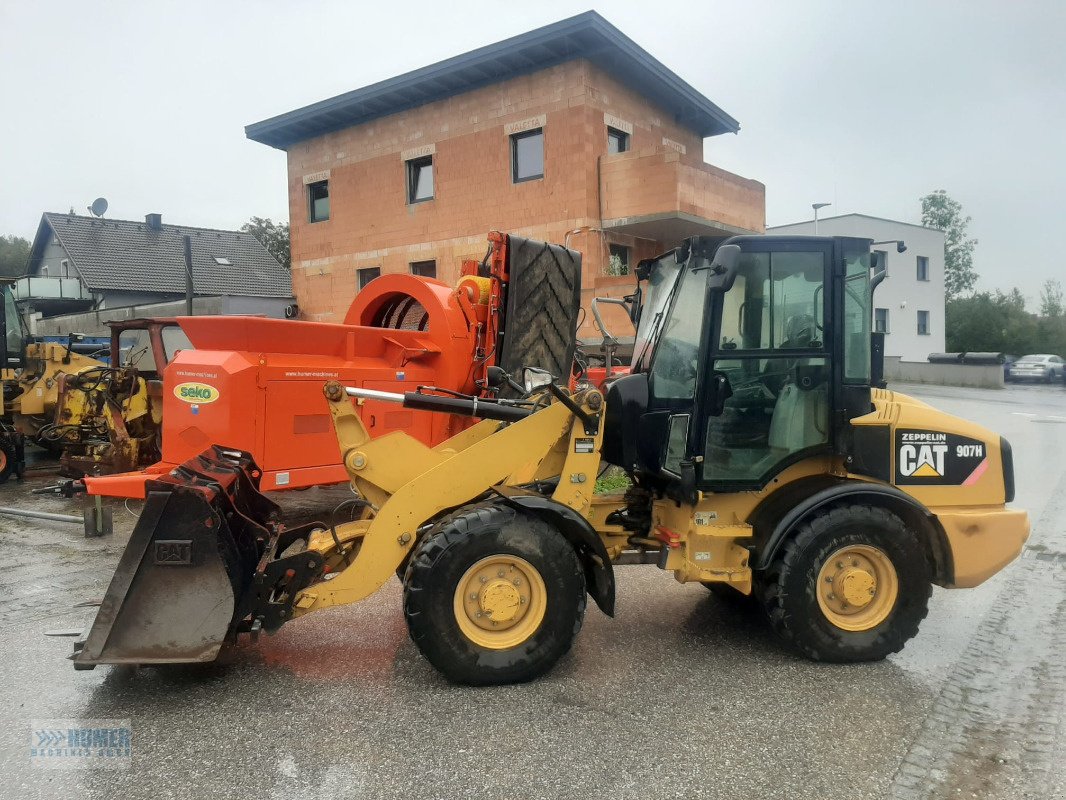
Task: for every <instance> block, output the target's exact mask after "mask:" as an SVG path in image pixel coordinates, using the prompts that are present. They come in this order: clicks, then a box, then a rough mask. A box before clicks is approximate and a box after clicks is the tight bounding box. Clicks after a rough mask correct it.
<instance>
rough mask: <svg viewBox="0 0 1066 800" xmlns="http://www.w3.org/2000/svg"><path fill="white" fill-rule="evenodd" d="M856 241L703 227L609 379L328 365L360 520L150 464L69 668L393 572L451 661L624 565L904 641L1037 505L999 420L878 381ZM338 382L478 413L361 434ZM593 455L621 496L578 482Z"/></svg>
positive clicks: (833, 627)
mask: <svg viewBox="0 0 1066 800" xmlns="http://www.w3.org/2000/svg"><path fill="white" fill-rule="evenodd" d="M870 244H871V243H870V241H869V240H864V239H852V238H838V237H834V238H827V237H822V238H819V237H776V236H750V237H749V236H741V237H733V238H730V239H728V240H722V239H711V238H703V237H698V238H694V239H690V240H688V241H686V242H685V243H684V244H683V245H682V246H681V247H679V248H677V249H676V250H675V251H672V252H670V253H668V254H666V255H665V256H663V257H661V258H659V259H656V260H652V261H648V262H644V263H642V264H641V265H640V267H639V269H638V277H639V278H640V282H639V284H638V287H639V288H638V292H637V295H636V296H635V302H634V307H633V308H634V310H633V316H634V318H635V319H636V321H637V336H636V348H635V355H634V359H633V364H632V373H631V374H629V375H626V376H623V377H620V378H618V379H617V380H615V381H614V382H613V383H612V384H611V385H610V386H609V388H608V389H607V392H606V397H605V396H604V395H603V394H602V393H601V392H600V391H598V390H597V389H595V388H589V387H578V388H576V389H574V390H570V389H568V388H565V387H563V386H559V385H557V384H556V383H554V382H553V381H552V376H548V375H545V374H543V373H538V372H537V371H535V370H524V371H523V372H524V373H525V374H524V375H522V376H518V375H515V376H509V375H502V374H499V371H498V370H497V371H496V373H495V374H494V381H495V382H496V383H498V384H500V385H501V386H502V385H507V386H510V387H511V392H510V394H512V395H519V396H517V397H513V398H505V397H500V399H497V400H495V401H494V400H491V399H486V398H476V399H475V398H471V397H461V396H455V395H454V394H443V393H440V392H435V391H433V390H432V389H430V388H427V387H423V388H420V389H419V390H418V391H414V392H407V393H405V394H391V393H388V392H379V391H375V390H374V389H372V388H364V387H345V386H342V385H340V384H338V383H336V382H331V383H329V384H327V385H326V386H325V392H324V393H325V399H324V400H323V403H326V404H328V407H329V409H330V412H331V414H332V419H333V424H334V427H335V431H336V434H337V439H338V442H339V443H340V447H341V452H342V453H343V457H344V464H345V467H346V469H347V471H348V474H349V476H350V478H351V484H352V488H353V491H354V492H355V493H356V495H357V498H354V499H353V500H350V501H346V504H344V505H352V506H356V507H357V508H358V509H359V514H360V515H361V516H360V518H358V519H356V520H354V521H349V522H344V523H341V524H337V523H336V522H335V521H334V520H332V519H331V520H330V521H328V522H324V523H313V524H310V525H305V526H301V527H298V528H292V529H286V528H285V527H284V526H282V525H281V524H280V523H279V522H278V509H277V507H276V506H274V504H273V503H271V502H270V501H268V500H267V499H266V498H264V497H263V495H261V494H260V493H259V492H258V491H257V488H256V481H257V479H258V477H259V470H258V469H257V467H256V466H255V465H254V464H253V463H252V462H251V459H250V458H249V457H248V455H247V454H245V453H241V452H238V451H233V450H227V449H225V448H223V447H218V446H216V447H214V448H212V449H211V450H209V451H207V452H205V453H204V454H203V455H201V456H200V457H199V458H197V459H194V460H192V461H190V462H188V463H186V464H185V465H184V466H182V467H180V468H179V469H177V470H175V471H174V472H172V473H171V474H169V475H167V476H163V477H161V478H159V479H158V480H156V481H153V482H151V483H150V484H149V486H148V499H147V503H146V506H145V509H144V512H143V514H142V516H141V518H140V521H139V523H138V525H137V527H136V529H135V531H134V532H133V535H132V537H131V540H130V543H129V546H128V547H127V550H126V552H125V553H124V555H123V556H122V559H121V562H120V564H119V567H118V570H117V572H116V574H115V577H114V579H113V581H112V583H111V586H110V588H109V589H108V591H107V594H106V596H105V598H104V600H103V602H102V606H101V608H100V610H99V613H98V615H97V618H96V621H95V623H94V624H93V626H92V628H91V629H90V631H89V632H88V635H87V636H86V637H85V638H83V639H80V640H79V641H78V642H77V643H76V644H75V654H74V656H73V660H74V664H75V666H76V667H78V668H92V667H93V666H95V665H96V664H114V663H135V664H152V663H166V662H203V661H211V660H213V659H215V658H216V657H217V656H218V653H219V651H220V648H222V647H223V645H225V644H227V643H230V642H233V641H235V640H236V639H237V638H238V637H239V636H240V635H242V634H245V633H248V634H252V636H253V637H254V636H256V635H258V634H259V632H261V631H266V632H272V631H274V630H276V629H277V628H279V627H280V626H281V625H283V624H285V623H287V622H288V621H290V620H292V619H294V618H297V617H301V616H304V615H306V614H312V613H317V612H321V611H324V610H327V609H329V608H330V607H332V606H338V605H346V604H349V603H355V602H357V601H359V600H362V599H363V598H365V597H367V596H369V595H371V594H372V593H374V592H375V591H377V590H378V589H379V588H380V587H381V586H382V585H383V584H384V583H385V581H387V580H389V579H390V578H391V577H392V576H393V575H394V574H397V573H399V574H400V575H402V581H403V588H404V591H403V605H404V614H405V616H406V619H407V624H408V627H409V630H410V634H411V637H412V639H413V640H414V642H415V643H416V644H417V646H418V648H419V649H420V651H421V652H422V653H423V654H424V655H425V657H426V658H427V659H428V660H429V661H430V662H431V663H432V664H433V665H434V666H435V667H436V668H437V669H439V670H440V671H441V672H442V673H443V674H444V675H445V676H447V677H448V678H449V679H450V680H453V681H456V682H460V683H469V684H496V683H508V682H515V681H524V680H529V679H532V678H535V677H537V676H538V675H541V674H543V673H544V672H546V671H547V670H549V669H550V668H551V667H552V666H553V665H554V664H555V663H556V661H557V660H558V659H559V658H560V657H561V656H562V655H563V654H564V653H566V652H567V651H568V650H569V648H570V646H571V643H572V641H573V639H574V637H575V635H576V634H577V632H578V630H579V629H580V627H581V623H582V618H583V615H584V612H585V605H586V597H588V596H591V597H592V599H593V601H594V602H595V603H596V604H597V605H598V606H599V607H600V609H601V610H602V611H603V612H604V613H606V614H608V615H613V613H614V603H615V578H614V570H615V567H616V566H619V565H623V564H645V565H648V566H647V567H646V568H658V569H661V570H663V571H665V572H669V573H672V574H673V576H674V577H675V579H676V580H678V581H682V582H698V583H702V584H705V585H707V586H709V587H723V588H728V589H729V590H731V591H735V592H739V593H740V594H744V595H749V594H754V596H755V597H756V598H757V599H758V600H759V602H761V603H762V605H763V606H764V607H765V610H766V612H767V614H768V616H769V619H770V621H771V623H772V625H773V627H774V629H775V630H776V631H777V632H778V633H779V634H780V636H781V637H782V638H783V639H784V640H785V642H787V643H788V644H789V645H791V646H792V647H794V648H795V649H796V650H798V651H799V652H801V653H803V654H805V655H806V656H808V657H810V658H813V659H818V660H824V661H836V662H854V661H867V660H875V659H881V658H884V657H885V656H886V655H888V654H890V653H893V652H896V651H898V650H899V649H900V648H902V647H903V646H904V644H905V643H906V642H907V641H908V640H909V639H910V638H911V637H913V636H914V635H915V634H916V633H917V632H918V626H919V623H920V622H921V620H922V619H923V618H924V617H925V615H926V611H927V605H928V602H929V598H930V594H931V587H932V586H933V585H934V584H937V585H940V586H945V587H971V586H976V585H977V584H979V583H981V582H982V581H984V580H985V579H986V578H988V577H989V576H991V575H993V574H994V573H996V572H997V571H998V570H1000V569H1002V568H1003V567H1004V566H1005V565H1006V564H1008V563H1009V562H1010V561H1011V560H1012V559H1014V558H1015V557H1016V556H1017V555H1018V554H1019V552H1020V550H1021V548H1022V545H1023V543H1024V541H1025V539H1026V537H1027V535H1028V530H1029V523H1028V518H1027V516H1026V514H1025V512H1023V511H1020V510H1015V509H1012V508H1009V507H1008V506H1007V504H1008V503H1009V502H1010V501H1011V500H1012V499H1013V494H1014V487H1013V467H1012V462H1011V451H1010V447H1009V446H1008V444H1007V442H1006V441H1004V440H1003V439H1002V438H1001V437H1000V436H998V435H997V434H994V433H992V432H991V431H988V430H986V429H984V428H982V427H980V426H978V425H975V424H972V423H970V422H967V421H965V420H962V419H959V418H956V417H953V416H950V415H948V414H944V413H941V412H939V411H937V410H935V409H933V408H931V407H930V406H928V405H926V404H924V403H921V402H918V401H916V400H913V399H911V398H909V397H906V396H904V395H901V394H898V393H894V392H890V391H886V390H884V389H882V388H879V386H878V384H879V383H880V378H879V376H878V374H877V372H878V361H879V359H878V358H876V357H874V358H872V357H871V352H872V351H873V352H876V351H877V349H878V348H877V347H875V346H872V345H871V342H873V343H875V344H876V342H877V337H876V335H874V336H871V333H870V330H869V324H870V318H871V295H872V291H873V287H874V285H875V284H876V282H877V280H878V278H879V276H871V267H870ZM537 384H540V385H539V386H537ZM517 387H521V388H522V390H523V391H521V392H518V391H516V388H517ZM353 399H354V401H355V402H356V403H359V402H363V401H375V402H382V401H385V402H388V401H393V402H399V403H402V404H403V405H404V406H406V407H407V408H410V409H423V410H429V411H437V412H445V413H456V414H468V415H471V416H474V417H478V418H480V419H481V420H482V421H481V422H479V423H478V424H476V425H474V426H473V427H471V428H468V429H467V430H465V431H463V432H462V433H460V434H458V435H457V436H455V437H453V438H451V439H449V440H447V441H445V442H443V443H441V444H439V445H437V446H436V447H428V446H426V445H424V444H422V443H420V442H419V441H417V440H416V439H414V438H412V437H410V436H408V435H406V434H404V433H401V432H396V433H391V434H388V435H385V436H382V437H380V438H377V439H371V438H370V437H369V436H368V434H367V431H366V429H365V428H364V426H363V424H362V422H361V421H360V418H359V415H358V414H357V413H356V409H355V407H354V405H353ZM604 464H613V465H616V466H618V467H621V468H623V469H624V470H626V472H627V473H628V475H629V476H630V478H631V481H632V485H631V487H630V488H629V489H628V490H627V491H626V492H625V493H624V494H615V495H601V494H596V493H595V490H594V487H595V482H596V477H597V475H598V474H599V472H600V470H601V467H602V466H603V465H604ZM340 510H341V509H340V508H339V507H338V509H336V510H335V513H334V516H337V514H338V513H339V512H340ZM346 510H350V509H346ZM345 516H346V517H347V516H348V514H347V513H346V514H345ZM351 635H352V636H359V635H360V634H359V630H358V628H357V627H354V628H353V630H352V631H351Z"/></svg>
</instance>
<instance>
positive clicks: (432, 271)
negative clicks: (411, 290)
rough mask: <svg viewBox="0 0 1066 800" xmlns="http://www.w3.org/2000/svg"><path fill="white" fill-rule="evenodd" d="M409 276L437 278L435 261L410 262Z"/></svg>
mask: <svg viewBox="0 0 1066 800" xmlns="http://www.w3.org/2000/svg"><path fill="white" fill-rule="evenodd" d="M411 274H412V275H421V276H422V277H423V278H436V277H437V262H436V261H412V262H411Z"/></svg>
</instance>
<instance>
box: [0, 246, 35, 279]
mask: <svg viewBox="0 0 1066 800" xmlns="http://www.w3.org/2000/svg"><path fill="white" fill-rule="evenodd" d="M29 260H30V243H29V241H28V240H26V239H23V238H22V237H21V236H0V277H3V278H18V277H20V276H22V275H25V274H26V263H27V262H28V261H29Z"/></svg>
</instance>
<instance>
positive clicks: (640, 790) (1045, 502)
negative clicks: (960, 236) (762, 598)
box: [0, 386, 1066, 800]
mask: <svg viewBox="0 0 1066 800" xmlns="http://www.w3.org/2000/svg"><path fill="white" fill-rule="evenodd" d="M894 388H897V389H901V390H904V389H905V390H906V391H909V392H910V393H912V394H915V395H916V396H918V397H920V398H922V399H924V400H927V401H928V402H930V403H932V404H933V405H935V406H938V407H940V408H942V409H944V410H946V411H949V412H951V413H955V414H959V415H961V416H964V417H967V418H970V419H973V420H974V421H977V422H980V423H982V424H985V425H987V426H988V427H990V428H992V429H993V430H996V431H998V432H1000V433H1002V434H1003V435H1005V436H1006V437H1007V438H1008V439H1009V440H1010V441H1011V443H1012V445H1013V449H1014V455H1015V464H1016V473H1017V485H1018V497H1017V503H1016V504H1017V505H1018V506H1020V507H1024V508H1026V509H1027V510H1028V511H1029V513H1030V515H1031V519H1032V522H1033V535H1032V537H1031V539H1030V542H1029V546H1028V548H1027V550H1026V553H1025V555H1024V556H1023V557H1022V558H1021V559H1020V560H1019V561H1017V562H1016V563H1015V564H1013V565H1011V566H1010V567H1008V568H1007V569H1006V570H1005V571H1004V572H1003V573H1001V574H1000V575H998V576H997V577H995V578H994V579H992V580H990V581H989V582H987V583H986V584H984V585H983V586H981V587H979V588H977V589H974V590H956V591H946V590H940V589H937V590H935V592H934V594H933V599H932V604H931V609H930V613H929V617H928V618H927V619H926V621H925V622H924V624H923V626H922V630H921V633H920V634H919V635H918V637H917V638H916V639H914V640H913V641H911V642H910V643H909V644H908V645H907V647H906V648H905V649H904V650H903V652H902V653H900V654H899V655H897V656H893V657H891V658H889V659H888V660H887V661H884V662H882V663H877V664H865V665H857V666H834V665H822V664H814V663H810V662H808V661H805V660H803V659H801V658H798V657H796V656H794V655H792V654H791V653H790V652H788V651H786V650H784V649H783V648H782V646H781V645H780V644H779V643H778V642H777V640H776V639H775V638H774V637H773V636H772V635H771V633H770V631H769V629H768V627H767V625H766V624H765V623H764V622H763V621H762V619H761V617H760V616H759V614H758V613H756V612H754V611H753V610H750V609H749V608H746V607H745V606H744V605H743V604H736V603H731V602H727V601H723V600H721V599H717V598H715V597H714V596H711V595H710V594H709V593H708V592H707V591H706V590H705V589H703V588H702V587H701V586H695V585H681V584H678V583H676V582H675V581H674V580H673V579H672V577H670V576H668V575H664V574H663V573H661V572H659V571H658V570H657V569H656V568H654V567H651V566H646V567H620V568H619V569H618V572H617V574H618V584H619V585H618V598H619V599H618V611H617V615H616V617H615V618H614V619H613V620H612V619H608V618H606V617H605V616H603V615H602V614H601V613H600V612H599V611H598V610H596V609H595V608H591V607H590V609H589V613H588V615H587V617H586V619H585V624H584V628H583V629H582V631H581V633H580V635H579V636H578V639H577V642H576V644H575V647H574V649H573V651H572V653H571V654H570V655H569V656H567V657H566V658H565V659H564V660H563V661H562V662H561V663H560V664H559V666H558V667H557V668H556V669H555V670H554V671H553V672H552V673H551V674H550V675H548V676H547V677H545V678H542V679H540V680H538V681H536V682H534V683H531V684H526V685H521V686H510V687H501V688H489V689H471V688H463V687H456V686H452V685H449V684H448V683H446V682H445V681H444V680H443V679H442V678H440V677H439V676H438V675H437V673H436V672H434V671H433V669H432V668H431V667H430V666H429V665H428V664H427V663H426V662H425V661H424V660H423V659H422V658H421V657H420V656H419V654H418V652H417V650H416V649H415V647H414V646H413V645H412V644H411V642H410V641H409V640H408V638H407V634H406V630H405V626H404V622H403V617H402V613H401V608H400V587H399V584H398V582H396V581H391V582H390V583H389V584H387V585H386V587H385V588H383V589H382V590H381V591H380V592H379V593H378V594H376V595H374V596H373V597H371V598H370V599H368V600H366V601H364V602H363V603H361V604H358V605H355V606H351V607H347V608H340V609H334V610H331V611H327V612H323V613H320V614H315V615H312V616H310V617H307V618H304V619H301V620H299V621H297V622H295V623H293V624H290V625H288V626H286V627H284V628H283V629H282V630H281V631H280V632H279V633H278V634H277V635H276V636H273V637H264V639H262V640H261V641H260V643H259V644H258V645H255V646H253V645H246V646H242V647H241V648H240V649H239V650H238V651H237V652H236V653H234V654H233V655H232V657H231V658H230V659H229V661H228V663H226V664H216V665H211V666H207V667H198V668H187V667H174V668H142V669H133V668H108V667H98V668H97V669H96V670H94V671H91V672H76V671H74V669H73V668H72V667H71V664H70V662H69V661H67V660H66V656H67V655H68V653H69V652H70V648H71V640H70V639H67V638H49V637H46V636H45V635H44V634H45V632H46V631H55V630H63V629H80V628H82V627H84V626H87V625H88V624H89V623H90V622H91V619H92V617H93V610H92V609H84V608H81V609H77V608H73V605H74V604H75V603H77V602H79V601H82V600H86V599H90V598H94V597H100V596H101V595H102V593H103V591H104V589H105V588H106V585H107V582H108V580H109V579H110V577H111V573H112V571H113V569H114V566H115V564H116V562H117V560H118V557H119V555H120V554H121V551H122V549H123V546H124V542H125V539H126V537H127V536H128V535H129V531H130V530H131V529H132V526H133V523H134V520H135V517H134V516H133V514H132V513H128V512H127V510H125V509H123V508H122V506H121V505H118V506H116V508H115V519H116V532H115V534H113V535H112V536H110V537H107V538H104V539H85V538H84V537H83V536H82V531H81V529H80V528H79V527H76V526H73V525H61V524H53V523H43V522H33V523H27V522H26V521H23V520H14V519H10V518H5V517H0V566H2V572H0V676H2V678H3V680H0V800H6V798H19V800H31V799H32V798H53V797H72V796H78V797H81V798H112V797H121V798H160V799H162V798H171V797H180V798H185V799H186V800H189V799H190V798H207V797H211V798H230V797H252V798H294V799H297V800H298V799H300V798H319V797H321V798H325V797H330V798H346V797H352V798H394V797H395V798H401V797H402V798H405V800H408V799H409V798H412V797H418V798H458V797H500V798H508V797H515V798H600V797H603V798H608V797H609V798H618V799H619V800H622V798H659V797H685V798H688V797H707V798H958V797H979V798H1050V797H1066V722H1064V703H1063V701H1064V699H1066V666H1064V661H1063V659H1064V657H1066V620H1064V617H1063V611H1064V609H1066V582H1064V580H1063V579H1064V578H1066V457H1064V453H1066V389H1063V388H1062V387H1058V386H1052V387H1028V386H1022V387H1019V386H1010V387H1008V388H1007V389H1005V390H1002V391H982V390H970V389H955V388H945V387H902V386H900V387H894ZM47 482H48V478H47V476H35V477H33V478H30V479H28V480H27V481H25V482H24V483H23V484H21V485H19V484H15V483H11V484H8V485H6V486H3V487H0V505H11V506H22V507H32V508H38V509H42V510H52V511H59V512H70V511H71V510H72V508H71V501H65V500H59V499H54V498H42V497H36V496H30V495H29V493H28V490H29V489H30V488H31V487H33V486H40V485H43V484H44V483H47ZM337 497H338V494H337V490H336V489H333V490H328V491H327V490H319V489H312V490H309V491H307V492H302V493H294V494H293V495H292V496H291V497H289V498H288V499H287V501H286V502H287V503H288V504H289V505H291V506H293V507H295V508H296V509H299V510H303V509H310V508H314V507H316V506H317V507H323V508H327V507H330V506H332V505H333V503H335V502H336V498H337ZM131 510H132V511H136V510H137V508H136V504H132V505H131ZM68 718H75V719H100V718H109V719H129V720H131V725H132V742H133V746H132V757H131V762H130V766H129V768H128V769H124V770H102V769H77V770H49V769H42V768H39V767H34V766H32V765H31V763H30V759H29V753H28V751H29V748H30V743H31V726H32V721H33V720H44V719H68Z"/></svg>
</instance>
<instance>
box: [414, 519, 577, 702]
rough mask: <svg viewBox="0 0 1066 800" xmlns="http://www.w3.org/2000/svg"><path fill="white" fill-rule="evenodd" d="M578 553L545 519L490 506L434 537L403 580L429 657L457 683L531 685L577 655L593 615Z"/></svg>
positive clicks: (445, 523) (447, 522) (449, 523)
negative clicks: (576, 644) (576, 645)
mask: <svg viewBox="0 0 1066 800" xmlns="http://www.w3.org/2000/svg"><path fill="white" fill-rule="evenodd" d="M585 603H586V596H585V577H584V572H583V571H582V568H581V563H580V561H579V560H578V558H577V555H576V553H575V552H574V548H573V547H572V546H571V545H570V543H569V542H568V541H567V540H566V539H565V538H564V537H563V536H562V534H560V533H559V532H558V531H557V530H556V529H555V528H553V527H552V526H551V525H549V524H548V523H546V522H544V521H543V520H540V519H536V518H533V517H527V516H525V515H523V514H521V513H519V512H517V511H515V510H514V509H512V508H510V507H508V506H502V505H495V504H481V505H476V506H472V507H470V508H467V509H464V510H462V511H459V512H457V513H455V514H453V515H451V516H449V517H447V518H445V519H444V520H442V521H441V522H439V523H438V524H437V525H436V526H434V528H433V529H432V530H431V531H429V532H428V533H427V534H426V536H425V538H424V539H423V540H422V542H421V543H420V544H419V545H418V548H417V549H416V550H415V553H414V555H413V556H412V557H411V560H410V563H409V565H408V567H407V572H406V574H405V576H404V615H405V616H406V618H407V628H408V631H409V632H410V634H411V639H412V640H413V641H414V643H415V644H416V645H417V646H418V649H419V650H420V651H421V652H422V655H424V656H425V657H426V659H427V660H428V661H429V662H430V663H431V664H432V665H433V666H434V667H436V668H437V669H438V670H439V671H440V672H441V673H443V674H444V676H445V677H446V678H448V680H451V681H454V682H455V683H465V684H472V685H488V684H500V683H520V682H522V681H528V680H532V679H533V678H536V677H538V676H540V675H542V674H544V673H545V672H547V671H548V670H550V669H551V668H552V667H553V666H554V665H555V663H556V662H557V661H558V660H559V659H560V658H561V657H562V656H563V655H564V654H565V653H566V652H567V651H568V650H569V649H570V646H571V644H572V643H573V641H574V637H575V636H576V635H577V632H578V631H579V630H580V629H581V623H582V620H583V619H584V614H585Z"/></svg>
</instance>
